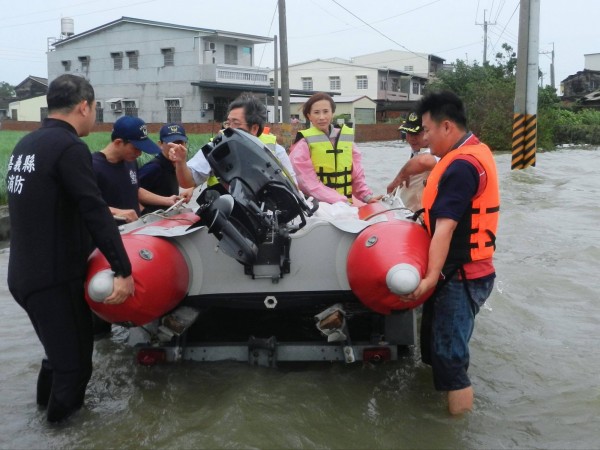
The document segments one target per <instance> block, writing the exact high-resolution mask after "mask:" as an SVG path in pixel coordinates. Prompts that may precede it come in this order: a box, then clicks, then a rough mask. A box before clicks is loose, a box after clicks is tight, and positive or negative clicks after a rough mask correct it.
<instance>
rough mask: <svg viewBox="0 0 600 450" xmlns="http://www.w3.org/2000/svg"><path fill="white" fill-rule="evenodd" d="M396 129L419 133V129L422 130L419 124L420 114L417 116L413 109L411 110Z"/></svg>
mask: <svg viewBox="0 0 600 450" xmlns="http://www.w3.org/2000/svg"><path fill="white" fill-rule="evenodd" d="M398 129H399V130H401V131H406V132H407V133H412V134H418V133H420V132H421V130H423V125H422V124H421V116H419V115H418V114H417V113H416V112H414V111H413V112H411V113H410V114H409V115H408V117H407V118H406V120H405V121H404V123H403V124H402V125H400V127H399V128H398Z"/></svg>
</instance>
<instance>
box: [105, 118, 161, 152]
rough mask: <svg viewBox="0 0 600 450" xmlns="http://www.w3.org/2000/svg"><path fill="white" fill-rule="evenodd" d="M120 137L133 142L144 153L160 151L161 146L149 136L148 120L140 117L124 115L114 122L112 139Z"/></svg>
mask: <svg viewBox="0 0 600 450" xmlns="http://www.w3.org/2000/svg"><path fill="white" fill-rule="evenodd" d="M119 138H120V139H123V140H124V141H127V142H131V143H132V144H133V146H134V147H135V148H137V149H138V150H141V151H143V152H144V153H149V154H151V155H158V154H159V153H160V147H159V146H158V145H156V144H155V143H154V142H152V139H150V138H149V137H148V129H147V128H146V122H144V121H143V120H142V119H140V118H138V117H133V116H122V117H119V118H118V119H117V121H116V122H115V123H114V124H113V130H112V135H111V140H113V141H114V140H115V139H119Z"/></svg>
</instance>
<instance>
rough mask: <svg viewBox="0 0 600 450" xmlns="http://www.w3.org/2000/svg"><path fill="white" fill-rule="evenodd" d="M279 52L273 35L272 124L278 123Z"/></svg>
mask: <svg viewBox="0 0 600 450" xmlns="http://www.w3.org/2000/svg"><path fill="white" fill-rule="evenodd" d="M278 51H279V47H278V45H277V35H275V37H274V39H273V55H274V56H275V63H274V65H275V70H274V71H273V109H274V114H273V116H274V119H273V122H274V123H279V122H280V121H281V120H280V117H279V73H278V71H279V63H278V62H277V61H278V58H277V52H278Z"/></svg>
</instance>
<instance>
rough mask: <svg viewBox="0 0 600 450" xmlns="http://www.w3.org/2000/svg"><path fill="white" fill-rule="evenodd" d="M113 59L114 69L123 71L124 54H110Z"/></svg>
mask: <svg viewBox="0 0 600 450" xmlns="http://www.w3.org/2000/svg"><path fill="white" fill-rule="evenodd" d="M110 57H111V58H112V59H113V69H114V70H121V69H122V68H123V52H114V53H111V54H110Z"/></svg>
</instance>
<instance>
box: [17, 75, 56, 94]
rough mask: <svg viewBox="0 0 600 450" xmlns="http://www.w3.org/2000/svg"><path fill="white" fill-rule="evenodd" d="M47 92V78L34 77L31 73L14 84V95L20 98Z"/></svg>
mask: <svg viewBox="0 0 600 450" xmlns="http://www.w3.org/2000/svg"><path fill="white" fill-rule="evenodd" d="M47 92H48V78H42V77H34V76H33V75H29V76H28V77H27V78H25V79H24V80H23V81H21V82H20V83H19V84H18V85H17V86H15V94H16V97H17V98H18V99H20V100H25V99H28V98H32V97H39V96H40V95H46V93H47Z"/></svg>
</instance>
